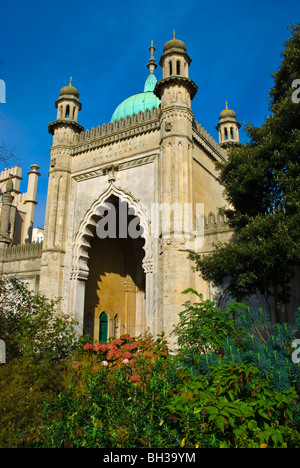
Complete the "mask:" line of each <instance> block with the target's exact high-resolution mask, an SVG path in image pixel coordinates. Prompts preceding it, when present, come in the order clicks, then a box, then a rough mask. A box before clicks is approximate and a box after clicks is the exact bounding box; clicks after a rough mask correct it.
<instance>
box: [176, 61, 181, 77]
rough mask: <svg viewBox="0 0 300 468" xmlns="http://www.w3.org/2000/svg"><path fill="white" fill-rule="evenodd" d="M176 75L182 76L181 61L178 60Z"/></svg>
mask: <svg viewBox="0 0 300 468" xmlns="http://www.w3.org/2000/svg"><path fill="white" fill-rule="evenodd" d="M176 73H177V75H180V61H179V60H177V63H176Z"/></svg>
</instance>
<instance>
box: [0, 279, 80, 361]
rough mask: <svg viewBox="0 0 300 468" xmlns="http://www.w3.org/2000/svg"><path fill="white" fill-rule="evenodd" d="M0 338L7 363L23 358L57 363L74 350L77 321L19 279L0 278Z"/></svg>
mask: <svg viewBox="0 0 300 468" xmlns="http://www.w3.org/2000/svg"><path fill="white" fill-rule="evenodd" d="M0 301H1V302H0V338H1V339H2V340H4V341H5V343H6V354H7V356H6V358H7V361H9V360H11V359H14V358H21V357H22V356H29V357H31V358H35V359H38V360H44V359H47V360H49V361H59V360H61V359H64V358H65V357H67V356H68V355H70V354H71V353H72V351H73V350H74V349H75V348H76V347H77V342H78V338H77V336H76V332H75V326H76V322H75V320H74V319H73V318H72V317H69V316H68V315H67V314H59V313H57V312H56V310H55V306H56V303H55V302H54V301H49V300H48V299H46V298H45V297H44V296H41V295H39V294H37V295H35V294H33V293H32V292H30V291H29V290H28V288H27V287H26V286H25V285H24V284H23V283H22V282H20V281H19V280H17V279H15V278H8V279H7V278H2V277H0Z"/></svg>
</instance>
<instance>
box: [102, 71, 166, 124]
mask: <svg viewBox="0 0 300 468" xmlns="http://www.w3.org/2000/svg"><path fill="white" fill-rule="evenodd" d="M156 83H157V79H156V77H155V75H154V74H153V73H151V74H150V75H149V76H148V78H147V80H146V83H145V86H144V92H143V93H139V94H134V95H133V96H130V97H129V98H127V99H125V101H123V102H121V104H120V105H119V106H118V107H117V108H116V110H115V112H114V113H113V115H112V118H111V121H112V122H114V121H115V120H120V119H121V118H122V117H123V119H125V118H126V117H127V115H129V116H132V114H138V113H139V112H140V111H142V112H145V110H146V109H150V110H151V109H152V107H159V105H160V99H159V98H158V97H156V96H155V94H154V93H153V91H154V88H155V85H156Z"/></svg>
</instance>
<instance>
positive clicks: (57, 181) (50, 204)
mask: <svg viewBox="0 0 300 468" xmlns="http://www.w3.org/2000/svg"><path fill="white" fill-rule="evenodd" d="M55 106H56V108H57V119H56V120H55V121H54V122H51V123H50V124H49V125H48V129H49V133H51V134H52V135H53V143H52V147H51V162H50V171H49V184H48V196H47V207H46V217H45V235H44V245H43V255H42V264H41V270H42V273H41V284H40V290H41V292H42V294H43V293H45V292H47V296H52V297H61V296H62V291H61V289H60V288H61V285H62V280H61V278H62V276H63V274H64V269H63V265H64V255H65V252H66V242H67V229H68V226H67V222H66V220H67V219H68V216H67V214H68V208H69V202H70V198H71V196H72V195H71V163H72V148H73V145H74V139H75V136H76V134H79V133H81V132H82V131H84V128H83V127H82V126H81V125H79V123H78V113H79V111H80V110H81V108H82V105H81V103H80V101H79V92H78V90H77V89H76V88H74V86H73V85H72V78H71V79H70V84H69V86H65V87H63V88H62V89H61V90H60V96H59V98H58V99H57V101H56V102H55ZM44 268H45V270H46V273H45V274H43V269H44Z"/></svg>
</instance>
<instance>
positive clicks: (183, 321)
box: [173, 288, 243, 356]
mask: <svg viewBox="0 0 300 468" xmlns="http://www.w3.org/2000/svg"><path fill="white" fill-rule="evenodd" d="M189 293H192V294H194V295H196V296H198V298H199V301H198V302H196V303H192V302H191V301H188V302H186V303H185V310H183V311H182V312H180V314H179V322H178V324H177V326H176V327H175V329H174V332H173V333H174V334H175V335H176V337H177V343H178V346H179V353H180V354H181V355H182V354H184V355H185V356H187V355H191V356H193V355H195V354H196V355H197V354H207V353H209V352H211V351H212V350H215V351H220V348H221V346H222V343H223V342H224V340H225V339H226V338H227V337H228V336H231V335H232V334H233V333H237V332H236V327H235V323H234V321H233V320H232V319H233V317H234V316H235V315H236V314H238V313H239V311H240V309H241V308H242V307H243V306H242V305H241V304H237V303H233V304H231V305H230V306H228V307H227V308H226V309H225V310H221V309H220V308H218V307H216V306H215V304H214V303H213V302H212V301H210V300H204V299H203V296H202V294H199V293H198V292H197V291H195V290H194V289H191V288H190V289H186V290H185V291H183V294H189Z"/></svg>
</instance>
